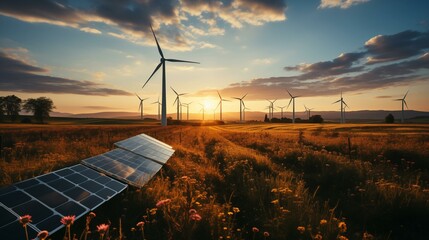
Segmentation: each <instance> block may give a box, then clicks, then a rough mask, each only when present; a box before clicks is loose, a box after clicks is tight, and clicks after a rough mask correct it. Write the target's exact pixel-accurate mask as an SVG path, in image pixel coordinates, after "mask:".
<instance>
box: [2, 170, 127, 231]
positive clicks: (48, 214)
mask: <svg viewBox="0 0 429 240" xmlns="http://www.w3.org/2000/svg"><path fill="white" fill-rule="evenodd" d="M91 171H93V172H91ZM79 172H84V173H85V175H89V176H92V177H95V179H92V178H89V177H88V176H85V175H83V174H80V173H79ZM77 174H78V175H77ZM76 176H78V178H74V177H76ZM97 176H98V177H97ZM104 177H105V176H103V175H102V174H101V173H98V172H96V171H94V170H92V169H90V168H88V167H86V166H84V165H82V164H77V165H74V166H71V167H67V168H63V169H60V170H57V171H54V172H50V173H47V174H44V175H41V176H38V177H35V178H32V179H29V180H25V181H22V182H19V183H16V184H14V185H11V186H8V187H5V188H2V189H0V212H2V213H3V214H6V215H5V216H3V215H2V217H1V218H2V221H0V223H1V225H0V236H2V237H6V239H12V238H14V237H16V236H17V235H16V233H15V232H11V230H10V229H14V228H16V226H15V225H14V224H16V225H18V226H20V223H19V217H20V216H23V215H26V214H29V215H31V216H32V220H33V222H32V223H29V224H28V225H27V226H28V229H29V231H30V232H32V233H36V234H37V232H40V231H41V230H48V231H49V232H50V233H51V234H53V233H55V232H56V231H58V230H59V229H61V228H62V227H63V225H62V224H61V223H60V219H61V218H62V217H63V216H66V215H75V216H76V219H78V218H80V217H82V216H83V215H85V214H87V213H88V212H90V211H92V210H94V209H95V208H97V207H98V206H100V205H101V204H103V203H104V202H106V201H107V200H109V199H110V198H112V197H114V196H115V195H117V194H119V193H121V192H122V191H123V190H125V188H127V185H126V184H123V183H121V182H119V181H117V180H115V179H111V178H109V179H108V180H109V181H106V179H104ZM83 178H85V180H84V181H82V179H83ZM98 178H101V179H102V181H103V182H105V183H106V185H102V184H100V183H97V182H96V180H97V179H98ZM73 180H74V181H75V183H73ZM87 182H89V183H92V182H94V183H97V184H98V187H99V189H98V191H92V192H91V191H90V190H89V189H87V188H85V187H87V186H86V185H85V183H87ZM65 183H66V184H67V186H66V187H64V185H63V184H65ZM55 184H58V185H55ZM60 186H63V187H62V188H61V187H60ZM69 186H72V187H71V188H70V187H69ZM93 190H96V189H95V188H93ZM83 193H84V195H82V194H83ZM4 218H7V219H8V220H7V221H4V220H3V219H4ZM8 234H12V235H10V237H9V238H8V236H9V235H8ZM33 235H34V234H33ZM33 235H30V236H33ZM34 236H35V235H34Z"/></svg>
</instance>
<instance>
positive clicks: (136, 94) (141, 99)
mask: <svg viewBox="0 0 429 240" xmlns="http://www.w3.org/2000/svg"><path fill="white" fill-rule="evenodd" d="M136 96H137V97H138V98H139V99H140V101H141V100H142V99H141V98H140V96H139V95H137V93H136Z"/></svg>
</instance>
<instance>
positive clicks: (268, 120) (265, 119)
mask: <svg viewBox="0 0 429 240" xmlns="http://www.w3.org/2000/svg"><path fill="white" fill-rule="evenodd" d="M264 122H270V119H268V116H267V114H265V118H264Z"/></svg>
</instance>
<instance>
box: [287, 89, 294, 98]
mask: <svg viewBox="0 0 429 240" xmlns="http://www.w3.org/2000/svg"><path fill="white" fill-rule="evenodd" d="M286 91H287V93H289V96H290V97H291V98H293V96H292V94H290V92H289V91H288V90H287V89H286Z"/></svg>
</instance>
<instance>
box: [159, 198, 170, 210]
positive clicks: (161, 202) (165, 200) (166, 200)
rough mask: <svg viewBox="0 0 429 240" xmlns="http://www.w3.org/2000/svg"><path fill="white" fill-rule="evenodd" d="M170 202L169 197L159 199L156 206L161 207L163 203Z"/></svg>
mask: <svg viewBox="0 0 429 240" xmlns="http://www.w3.org/2000/svg"><path fill="white" fill-rule="evenodd" d="M170 202H171V199H169V198H167V199H164V200H161V201H159V202H157V203H156V207H157V208H160V207H162V206H164V205H167V204H169V203H170Z"/></svg>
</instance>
